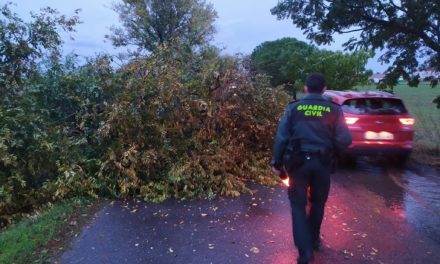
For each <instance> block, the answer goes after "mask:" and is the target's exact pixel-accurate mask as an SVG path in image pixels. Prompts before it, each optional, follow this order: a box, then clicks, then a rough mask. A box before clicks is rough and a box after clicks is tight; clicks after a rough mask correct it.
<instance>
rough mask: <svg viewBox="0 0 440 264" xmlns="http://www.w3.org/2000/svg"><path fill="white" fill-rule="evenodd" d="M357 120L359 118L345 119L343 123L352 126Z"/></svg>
mask: <svg viewBox="0 0 440 264" xmlns="http://www.w3.org/2000/svg"><path fill="white" fill-rule="evenodd" d="M358 120H359V118H357V117H346V118H345V123H347V125H353V124H354V123H356V121H358Z"/></svg>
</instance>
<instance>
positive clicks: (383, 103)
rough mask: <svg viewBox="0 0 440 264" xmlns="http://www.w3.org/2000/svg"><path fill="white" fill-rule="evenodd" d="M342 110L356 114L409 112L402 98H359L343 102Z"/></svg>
mask: <svg viewBox="0 0 440 264" xmlns="http://www.w3.org/2000/svg"><path fill="white" fill-rule="evenodd" d="M342 111H344V112H346V113H350V114H356V115H400V114H405V113H407V111H406V109H405V106H404V105H403V103H402V101H401V100H400V99H392V98H359V99H350V100H347V101H345V102H344V104H342Z"/></svg>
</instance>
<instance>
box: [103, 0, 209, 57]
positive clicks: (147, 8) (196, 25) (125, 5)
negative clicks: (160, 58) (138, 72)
mask: <svg viewBox="0 0 440 264" xmlns="http://www.w3.org/2000/svg"><path fill="white" fill-rule="evenodd" d="M114 10H115V11H116V12H118V13H119V18H120V20H121V22H122V25H123V27H122V28H118V27H113V28H112V32H113V35H111V36H107V37H108V38H109V39H110V40H111V41H112V42H113V45H115V46H117V47H119V46H128V45H134V46H137V47H138V48H140V49H143V50H147V51H153V50H154V49H155V48H156V47H157V46H159V45H169V44H171V43H174V44H175V43H177V44H178V45H184V46H185V47H187V48H194V47H199V46H202V45H204V44H206V43H208V42H209V41H210V40H211V38H212V36H213V34H214V33H215V28H214V25H213V23H214V21H215V19H216V18H217V13H216V12H215V10H214V9H213V7H212V5H211V4H206V2H205V1H204V0H122V3H118V4H116V5H115V6H114Z"/></svg>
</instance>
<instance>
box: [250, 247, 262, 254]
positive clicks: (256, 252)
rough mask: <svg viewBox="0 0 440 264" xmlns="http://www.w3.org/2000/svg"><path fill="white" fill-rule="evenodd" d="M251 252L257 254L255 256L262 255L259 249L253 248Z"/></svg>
mask: <svg viewBox="0 0 440 264" xmlns="http://www.w3.org/2000/svg"><path fill="white" fill-rule="evenodd" d="M250 251H251V252H253V253H255V254H258V253H260V249H259V248H257V247H252V248H251V249H250Z"/></svg>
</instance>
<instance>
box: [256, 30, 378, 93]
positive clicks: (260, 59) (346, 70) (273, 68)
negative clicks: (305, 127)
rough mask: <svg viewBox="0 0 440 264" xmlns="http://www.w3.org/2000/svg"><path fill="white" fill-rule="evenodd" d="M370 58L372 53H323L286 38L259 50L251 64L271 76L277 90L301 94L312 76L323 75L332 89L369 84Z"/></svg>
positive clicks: (260, 71)
mask: <svg viewBox="0 0 440 264" xmlns="http://www.w3.org/2000/svg"><path fill="white" fill-rule="evenodd" d="M370 57H371V54H370V53H368V52H362V51H360V52H354V53H350V54H346V53H343V52H333V51H328V50H320V49H318V48H317V47H315V46H312V45H309V44H307V43H305V42H302V41H299V40H296V39H294V38H283V39H279V40H275V41H267V42H264V43H262V44H261V45H259V46H258V47H256V48H255V49H254V51H253V52H252V55H251V60H252V67H253V70H254V71H256V72H257V73H265V74H267V75H269V76H270V77H271V84H272V85H274V86H278V85H287V86H288V87H289V86H290V87H289V88H290V89H292V88H293V89H296V90H298V89H301V88H302V86H303V85H304V84H303V81H304V80H305V78H306V76H307V74H308V73H310V72H322V73H323V74H324V75H326V78H327V83H328V86H329V88H331V89H337V90H345V89H350V88H352V87H353V86H355V85H357V84H359V83H361V82H363V81H366V80H367V78H368V75H369V74H370V72H369V71H366V70H365V64H366V63H367V60H368V59H369V58H370Z"/></svg>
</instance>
